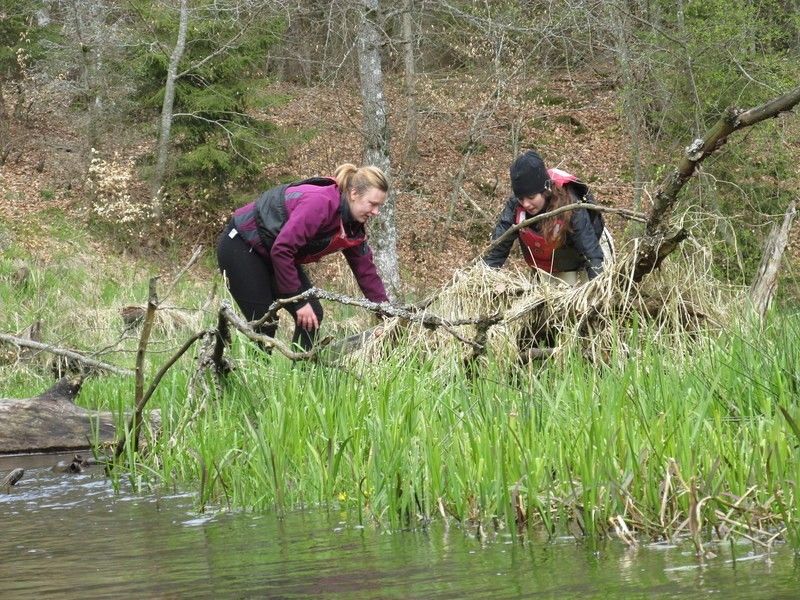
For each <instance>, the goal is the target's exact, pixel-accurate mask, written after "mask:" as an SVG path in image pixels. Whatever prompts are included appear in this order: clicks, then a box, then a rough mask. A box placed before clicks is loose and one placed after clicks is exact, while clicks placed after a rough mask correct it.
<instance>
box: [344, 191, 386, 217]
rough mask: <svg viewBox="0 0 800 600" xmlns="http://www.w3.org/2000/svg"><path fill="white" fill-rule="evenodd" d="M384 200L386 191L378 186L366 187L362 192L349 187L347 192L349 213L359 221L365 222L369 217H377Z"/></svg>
mask: <svg viewBox="0 0 800 600" xmlns="http://www.w3.org/2000/svg"><path fill="white" fill-rule="evenodd" d="M384 202H386V192H384V191H382V190H379V189H378V188H367V189H366V190H364V191H363V192H357V191H356V190H354V189H353V188H350V192H349V193H348V194H347V203H348V204H349V205H350V214H352V215H353V218H354V219H355V220H356V221H358V222H359V223H366V222H367V220H368V219H369V218H370V217H377V216H378V215H379V214H380V212H381V211H380V208H381V206H383V203H384Z"/></svg>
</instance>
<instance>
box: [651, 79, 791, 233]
mask: <svg viewBox="0 0 800 600" xmlns="http://www.w3.org/2000/svg"><path fill="white" fill-rule="evenodd" d="M798 102H800V86H798V87H796V88H794V89H793V90H791V91H789V92H787V93H786V94H783V95H782V96H778V97H777V98H773V99H772V100H770V101H768V102H765V103H764V104H762V105H761V106H756V107H755V108H751V109H749V110H740V109H737V108H733V107H730V108H728V109H727V110H726V111H725V113H724V114H723V115H722V118H720V120H719V121H717V123H716V124H715V125H714V126H713V127H712V128H711V129H710V130H709V131H708V132H707V133H706V135H705V137H702V138H698V139H696V140H694V141H693V142H692V143H691V144H690V145H689V146H687V147H686V152H685V155H684V157H683V159H682V160H681V162H680V163H679V164H678V166H677V168H676V169H675V170H674V171H673V172H672V173H670V174H669V175H667V177H666V178H665V179H664V181H663V182H662V183H661V185H660V186H659V189H658V191H657V192H656V194H655V201H654V203H653V208H652V209H651V210H650V215H649V216H648V218H647V233H648V235H655V234H656V233H657V232H658V231H659V230H660V229H661V227H662V225H663V223H664V221H665V220H666V218H667V217H668V216H669V214H670V213H671V212H672V209H673V208H674V207H675V203H676V201H677V196H678V192H680V191H681V189H682V188H683V186H684V185H685V184H686V182H687V181H688V180H689V178H690V177H691V176H692V174H693V173H694V172H695V170H696V169H697V165H699V164H700V163H701V162H702V161H703V160H705V159H706V158H707V157H708V156H710V155H711V154H712V153H714V151H716V150H717V148H719V147H721V146H722V145H723V144H724V143H725V142H726V141H727V139H728V136H729V135H730V134H731V133H733V132H734V131H738V130H739V129H744V128H745V127H749V126H751V125H755V124H756V123H759V122H760V121H763V120H765V119H769V118H771V117H776V116H778V115H779V114H780V113H782V112H786V111H789V110H791V109H792V108H794V106H795V105H797V104H798Z"/></svg>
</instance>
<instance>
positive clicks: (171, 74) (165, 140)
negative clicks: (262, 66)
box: [152, 0, 189, 217]
mask: <svg viewBox="0 0 800 600" xmlns="http://www.w3.org/2000/svg"><path fill="white" fill-rule="evenodd" d="M188 25H189V7H188V5H187V0H181V6H180V17H179V21H178V39H177V41H176V42H175V48H174V49H173V50H172V56H170V58H169V67H168V68H167V80H166V82H165V83H164V103H163V105H162V107H161V130H160V132H159V135H158V158H157V159H156V171H155V175H154V176H153V190H152V191H153V195H154V198H155V201H154V203H153V209H154V212H155V216H156V217H159V216H160V213H161V200H160V199H161V188H162V187H163V186H164V175H165V173H166V170H167V160H168V158H169V134H170V129H171V128H172V107H173V105H174V103H175V80H176V79H177V77H176V76H177V73H178V64H179V63H180V61H181V58H183V51H184V49H185V48H186V29H187V28H188Z"/></svg>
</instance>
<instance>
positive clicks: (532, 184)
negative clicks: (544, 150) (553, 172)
mask: <svg viewBox="0 0 800 600" xmlns="http://www.w3.org/2000/svg"><path fill="white" fill-rule="evenodd" d="M511 189H512V190H513V191H514V195H515V196H516V197H517V198H525V197H526V196H535V195H536V194H538V193H539V192H543V191H545V190H549V189H550V176H549V175H548V174H547V169H546V168H545V166H544V161H543V160H542V157H541V156H539V155H538V154H537V153H536V152H534V151H533V150H527V151H525V153H523V154H522V155H520V156H519V157H518V158H517V160H515V161H514V163H513V164H512V165H511Z"/></svg>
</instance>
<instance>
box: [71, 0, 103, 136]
mask: <svg viewBox="0 0 800 600" xmlns="http://www.w3.org/2000/svg"><path fill="white" fill-rule="evenodd" d="M84 8H86V10H88V11H89V12H90V14H89V21H90V26H89V30H88V31H87V30H86V27H85V26H84V20H83V18H82V16H81V12H80V10H81V3H77V2H76V3H75V4H74V6H73V8H72V10H73V17H74V19H75V35H76V36H77V37H78V43H79V44H80V51H81V66H82V69H81V70H82V73H81V79H82V80H83V89H84V93H85V94H86V107H87V113H88V119H89V120H88V122H87V123H86V139H87V142H88V144H87V146H88V148H96V147H97V146H98V143H99V141H100V137H99V133H98V127H97V126H98V116H99V107H100V98H99V96H98V85H97V76H98V73H97V70H98V67H97V48H96V47H95V44H96V43H97V42H98V40H97V39H96V37H97V36H96V35H95V33H94V29H95V28H94V27H92V23H93V19H94V15H92V14H91V11H92V10H93V9H92V7H90V6H85V7H84ZM95 10H96V9H95Z"/></svg>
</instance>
